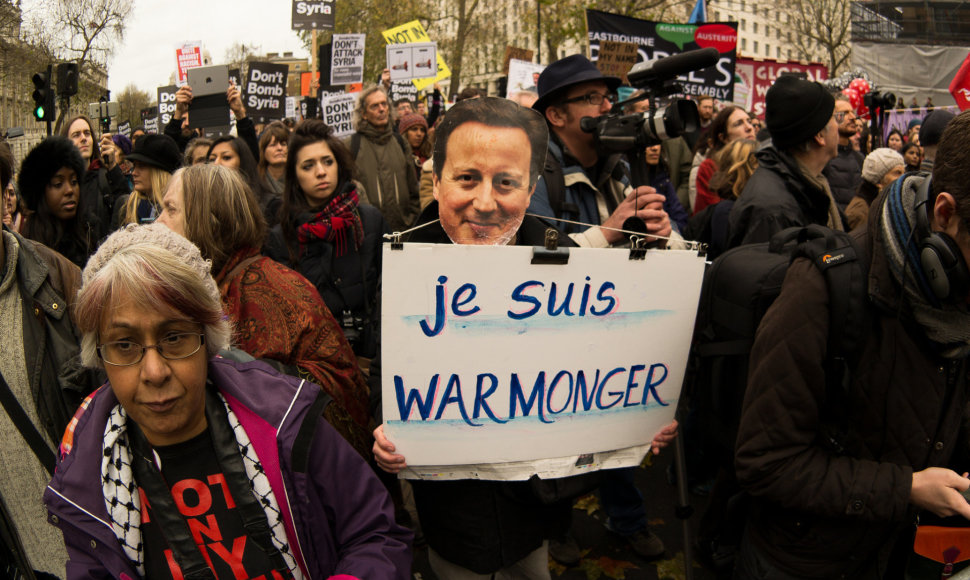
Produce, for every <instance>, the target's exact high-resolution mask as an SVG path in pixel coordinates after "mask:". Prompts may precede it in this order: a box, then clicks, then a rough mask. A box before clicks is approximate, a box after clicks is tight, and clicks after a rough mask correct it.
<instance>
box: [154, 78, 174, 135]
mask: <svg viewBox="0 0 970 580" xmlns="http://www.w3.org/2000/svg"><path fill="white" fill-rule="evenodd" d="M178 90H179V88H178V86H176V85H168V86H167V87H158V124H159V125H161V127H162V132H164V131H165V127H166V126H167V125H168V122H169V121H171V120H172V115H174V114H175V93H177V92H178Z"/></svg>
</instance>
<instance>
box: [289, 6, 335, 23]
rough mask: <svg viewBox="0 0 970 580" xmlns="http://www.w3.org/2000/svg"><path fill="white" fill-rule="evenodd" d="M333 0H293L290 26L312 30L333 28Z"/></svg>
mask: <svg viewBox="0 0 970 580" xmlns="http://www.w3.org/2000/svg"><path fill="white" fill-rule="evenodd" d="M333 3H334V0H293V17H292V19H291V25H290V28H292V29H293V30H312V29H314V28H317V29H320V28H333V24H334V14H333Z"/></svg>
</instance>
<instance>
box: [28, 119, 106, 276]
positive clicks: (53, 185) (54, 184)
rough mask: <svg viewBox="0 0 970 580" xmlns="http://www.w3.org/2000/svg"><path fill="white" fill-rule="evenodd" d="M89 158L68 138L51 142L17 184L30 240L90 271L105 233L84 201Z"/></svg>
mask: <svg viewBox="0 0 970 580" xmlns="http://www.w3.org/2000/svg"><path fill="white" fill-rule="evenodd" d="M84 167H85V163H84V159H83V158H82V157H81V153H80V152H79V151H78V149H77V147H75V146H74V144H73V143H72V142H71V141H70V140H69V139H66V138H64V137H56V136H55V137H48V138H47V139H44V140H43V141H41V142H40V144H38V145H37V146H36V147H34V148H33V149H31V151H30V153H28V154H27V157H26V158H25V159H24V161H23V163H22V164H21V165H20V176H19V178H18V180H17V185H18V186H19V187H20V194H21V195H22V196H23V198H24V201H25V202H26V204H27V209H28V210H29V212H30V213H29V215H28V219H27V224H26V227H25V228H24V237H25V238H28V239H31V240H34V241H36V242H40V243H41V244H44V245H45V246H47V247H48V248H51V249H52V250H56V251H58V252H60V253H61V254H63V255H64V257H65V258H67V259H68V260H70V261H72V262H74V263H75V264H77V265H78V267H84V263H85V262H87V259H88V256H90V255H91V254H92V253H94V250H95V249H96V248H97V246H98V241H99V240H100V239H101V236H102V235H103V234H104V232H103V230H102V225H101V222H100V221H99V220H98V219H97V218H96V217H93V216H92V217H91V219H86V218H85V216H86V215H89V214H85V212H84V208H83V207H82V201H81V180H82V179H83V178H84Z"/></svg>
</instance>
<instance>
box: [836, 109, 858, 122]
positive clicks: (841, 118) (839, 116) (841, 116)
mask: <svg viewBox="0 0 970 580" xmlns="http://www.w3.org/2000/svg"><path fill="white" fill-rule="evenodd" d="M846 115H852V117H851V118H853V119H855V113H853V112H852V111H839V112H838V113H836V114H835V115H834V117H835V122H836V123H841V122H842V121H844V120H845V116H846Z"/></svg>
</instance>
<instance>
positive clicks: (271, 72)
mask: <svg viewBox="0 0 970 580" xmlns="http://www.w3.org/2000/svg"><path fill="white" fill-rule="evenodd" d="M288 71H289V67H287V66H286V65H285V64H273V63H270V62H251V63H249V71H248V73H247V77H246V90H245V95H246V97H245V101H244V103H245V105H246V110H247V113H248V114H249V115H250V116H252V117H254V118H257V119H258V118H262V119H263V120H265V119H282V118H283V115H284V113H285V111H286V108H285V107H286V101H285V98H286V75H287V73H288Z"/></svg>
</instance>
